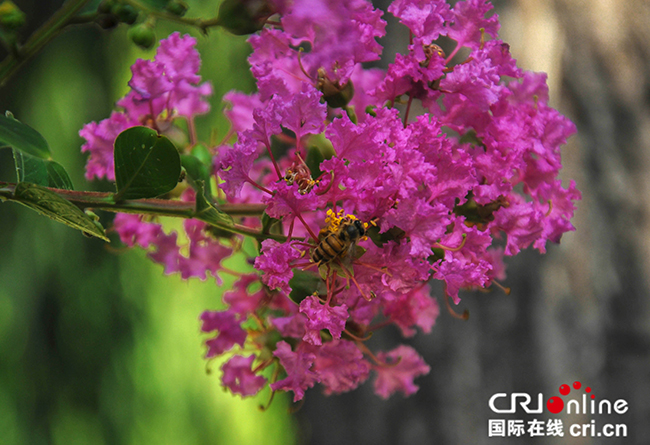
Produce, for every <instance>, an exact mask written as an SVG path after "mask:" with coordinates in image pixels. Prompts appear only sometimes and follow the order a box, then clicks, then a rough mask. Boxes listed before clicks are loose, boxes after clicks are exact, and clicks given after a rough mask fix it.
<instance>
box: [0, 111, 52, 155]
mask: <svg viewBox="0 0 650 445" xmlns="http://www.w3.org/2000/svg"><path fill="white" fill-rule="evenodd" d="M0 147H12V148H14V149H16V150H20V151H22V152H23V153H27V154H30V155H32V156H35V157H37V158H41V159H51V157H52V156H51V153H50V147H49V146H48V145H47V141H46V140H45V138H44V137H43V136H41V134H40V133H39V132H38V131H36V130H34V129H33V128H32V127H30V126H29V125H25V124H23V123H22V122H20V121H18V120H17V119H15V118H14V117H13V116H12V115H11V113H7V115H6V116H2V115H0Z"/></svg>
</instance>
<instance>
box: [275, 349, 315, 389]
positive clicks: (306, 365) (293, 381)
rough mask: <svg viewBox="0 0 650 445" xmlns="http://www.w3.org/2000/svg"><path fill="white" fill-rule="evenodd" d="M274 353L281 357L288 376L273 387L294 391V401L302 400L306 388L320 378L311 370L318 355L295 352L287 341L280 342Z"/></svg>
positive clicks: (281, 362)
mask: <svg viewBox="0 0 650 445" xmlns="http://www.w3.org/2000/svg"><path fill="white" fill-rule="evenodd" d="M273 355H274V356H276V357H277V358H278V359H280V364H281V365H282V367H283V368H284V370H285V371H286V373H287V377H285V378H284V379H282V380H280V381H277V382H275V383H273V384H271V389H272V390H274V391H278V390H283V391H293V401H294V402H297V401H298V400H302V398H303V397H304V395H305V390H306V389H307V388H311V387H312V386H314V384H315V383H316V382H318V381H319V380H320V379H319V377H318V374H317V373H316V372H314V371H312V370H311V368H312V367H313V364H314V361H315V360H316V356H315V355H314V354H311V353H307V352H301V351H296V352H294V351H292V350H291V346H289V344H288V343H287V342H285V341H281V342H278V344H277V349H276V350H275V351H273Z"/></svg>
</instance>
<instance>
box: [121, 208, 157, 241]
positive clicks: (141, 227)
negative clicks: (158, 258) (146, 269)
mask: <svg viewBox="0 0 650 445" xmlns="http://www.w3.org/2000/svg"><path fill="white" fill-rule="evenodd" d="M113 228H114V229H115V231H116V232H117V233H118V235H119V236H120V240H121V241H122V242H123V243H124V244H126V245H127V246H129V247H133V246H134V245H138V246H140V247H142V248H143V249H146V248H147V247H149V246H150V245H152V244H155V243H156V241H157V240H158V239H159V237H160V235H161V234H162V226H161V225H160V224H156V223H150V222H144V221H142V217H141V216H138V215H131V214H128V213H118V214H117V215H115V219H114V220H113Z"/></svg>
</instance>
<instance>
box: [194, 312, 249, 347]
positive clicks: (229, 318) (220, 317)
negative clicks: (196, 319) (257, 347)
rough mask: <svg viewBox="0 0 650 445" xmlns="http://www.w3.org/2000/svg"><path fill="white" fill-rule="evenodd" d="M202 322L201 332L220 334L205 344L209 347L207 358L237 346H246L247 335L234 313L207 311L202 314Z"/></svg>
mask: <svg viewBox="0 0 650 445" xmlns="http://www.w3.org/2000/svg"><path fill="white" fill-rule="evenodd" d="M201 321H203V325H202V326H201V331H203V332H213V331H217V332H218V333H217V336H216V337H214V338H212V339H210V340H208V341H206V342H205V344H206V345H207V346H208V352H207V353H206V355H205V357H206V358H212V357H216V356H218V355H221V354H223V353H224V352H226V351H228V350H230V349H232V347H233V346H235V345H239V346H242V347H243V346H244V342H245V341H246V337H247V334H246V331H245V330H243V329H242V328H241V326H240V323H241V322H239V321H238V320H237V317H236V315H235V314H234V313H233V312H230V311H225V312H216V311H205V312H203V314H201Z"/></svg>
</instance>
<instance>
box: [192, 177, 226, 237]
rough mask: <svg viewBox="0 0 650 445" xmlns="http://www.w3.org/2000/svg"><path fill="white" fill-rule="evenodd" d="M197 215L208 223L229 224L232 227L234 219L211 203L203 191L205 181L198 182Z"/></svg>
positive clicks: (216, 224) (222, 225) (221, 225)
mask: <svg viewBox="0 0 650 445" xmlns="http://www.w3.org/2000/svg"><path fill="white" fill-rule="evenodd" d="M196 186H197V187H196V216H197V218H200V219H201V221H205V222H207V223H208V224H213V225H215V226H220V227H224V226H228V227H232V226H233V224H234V221H233V219H232V216H230V215H228V214H227V213H224V212H221V211H219V210H217V208H216V207H215V206H213V205H212V204H210V202H208V200H207V199H205V195H204V193H203V181H197V182H196Z"/></svg>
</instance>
